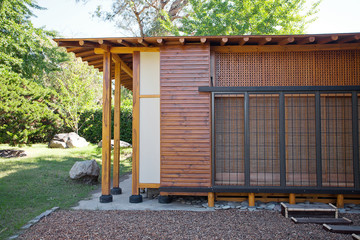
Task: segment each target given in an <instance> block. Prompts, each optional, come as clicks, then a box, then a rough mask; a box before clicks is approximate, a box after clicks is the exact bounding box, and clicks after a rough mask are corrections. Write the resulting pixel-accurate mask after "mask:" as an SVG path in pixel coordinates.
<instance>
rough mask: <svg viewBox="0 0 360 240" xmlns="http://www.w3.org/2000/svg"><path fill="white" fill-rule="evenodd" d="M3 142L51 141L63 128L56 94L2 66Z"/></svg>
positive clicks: (0, 138)
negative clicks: (57, 111)
mask: <svg viewBox="0 0 360 240" xmlns="http://www.w3.org/2000/svg"><path fill="white" fill-rule="evenodd" d="M0 89H1V91H0V142H2V143H10V144H11V145H22V144H28V143H30V142H44V141H48V140H49V138H50V137H52V136H53V135H54V133H55V132H56V131H57V130H58V129H59V128H61V126H62V121H61V119H60V118H59V116H58V115H57V114H56V113H55V112H54V108H55V107H56V105H55V102H56V93H55V92H54V91H53V90H51V89H46V88H44V87H43V86H41V85H39V84H37V83H35V82H32V81H30V80H28V79H26V78H22V77H21V76H20V74H18V73H15V72H13V71H11V69H10V67H6V66H4V65H0Z"/></svg>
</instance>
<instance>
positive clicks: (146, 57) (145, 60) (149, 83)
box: [140, 52, 160, 95]
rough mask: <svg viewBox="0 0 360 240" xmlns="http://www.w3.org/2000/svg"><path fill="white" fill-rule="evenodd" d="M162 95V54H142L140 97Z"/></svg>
mask: <svg viewBox="0 0 360 240" xmlns="http://www.w3.org/2000/svg"><path fill="white" fill-rule="evenodd" d="M148 94H160V53H159V52H141V53H140V95H148Z"/></svg>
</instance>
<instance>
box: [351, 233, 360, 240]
mask: <svg viewBox="0 0 360 240" xmlns="http://www.w3.org/2000/svg"><path fill="white" fill-rule="evenodd" d="M351 236H352V238H353V239H355V240H360V236H359V235H357V234H355V233H353V234H352V235H351Z"/></svg>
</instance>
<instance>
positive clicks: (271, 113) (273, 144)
mask: <svg viewBox="0 0 360 240" xmlns="http://www.w3.org/2000/svg"><path fill="white" fill-rule="evenodd" d="M249 130H250V185H252V186H279V185H280V153H279V95H278V94H249Z"/></svg>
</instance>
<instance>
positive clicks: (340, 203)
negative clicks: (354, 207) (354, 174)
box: [336, 194, 344, 208]
mask: <svg viewBox="0 0 360 240" xmlns="http://www.w3.org/2000/svg"><path fill="white" fill-rule="evenodd" d="M336 207H338V208H344V194H338V195H337V200H336Z"/></svg>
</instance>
